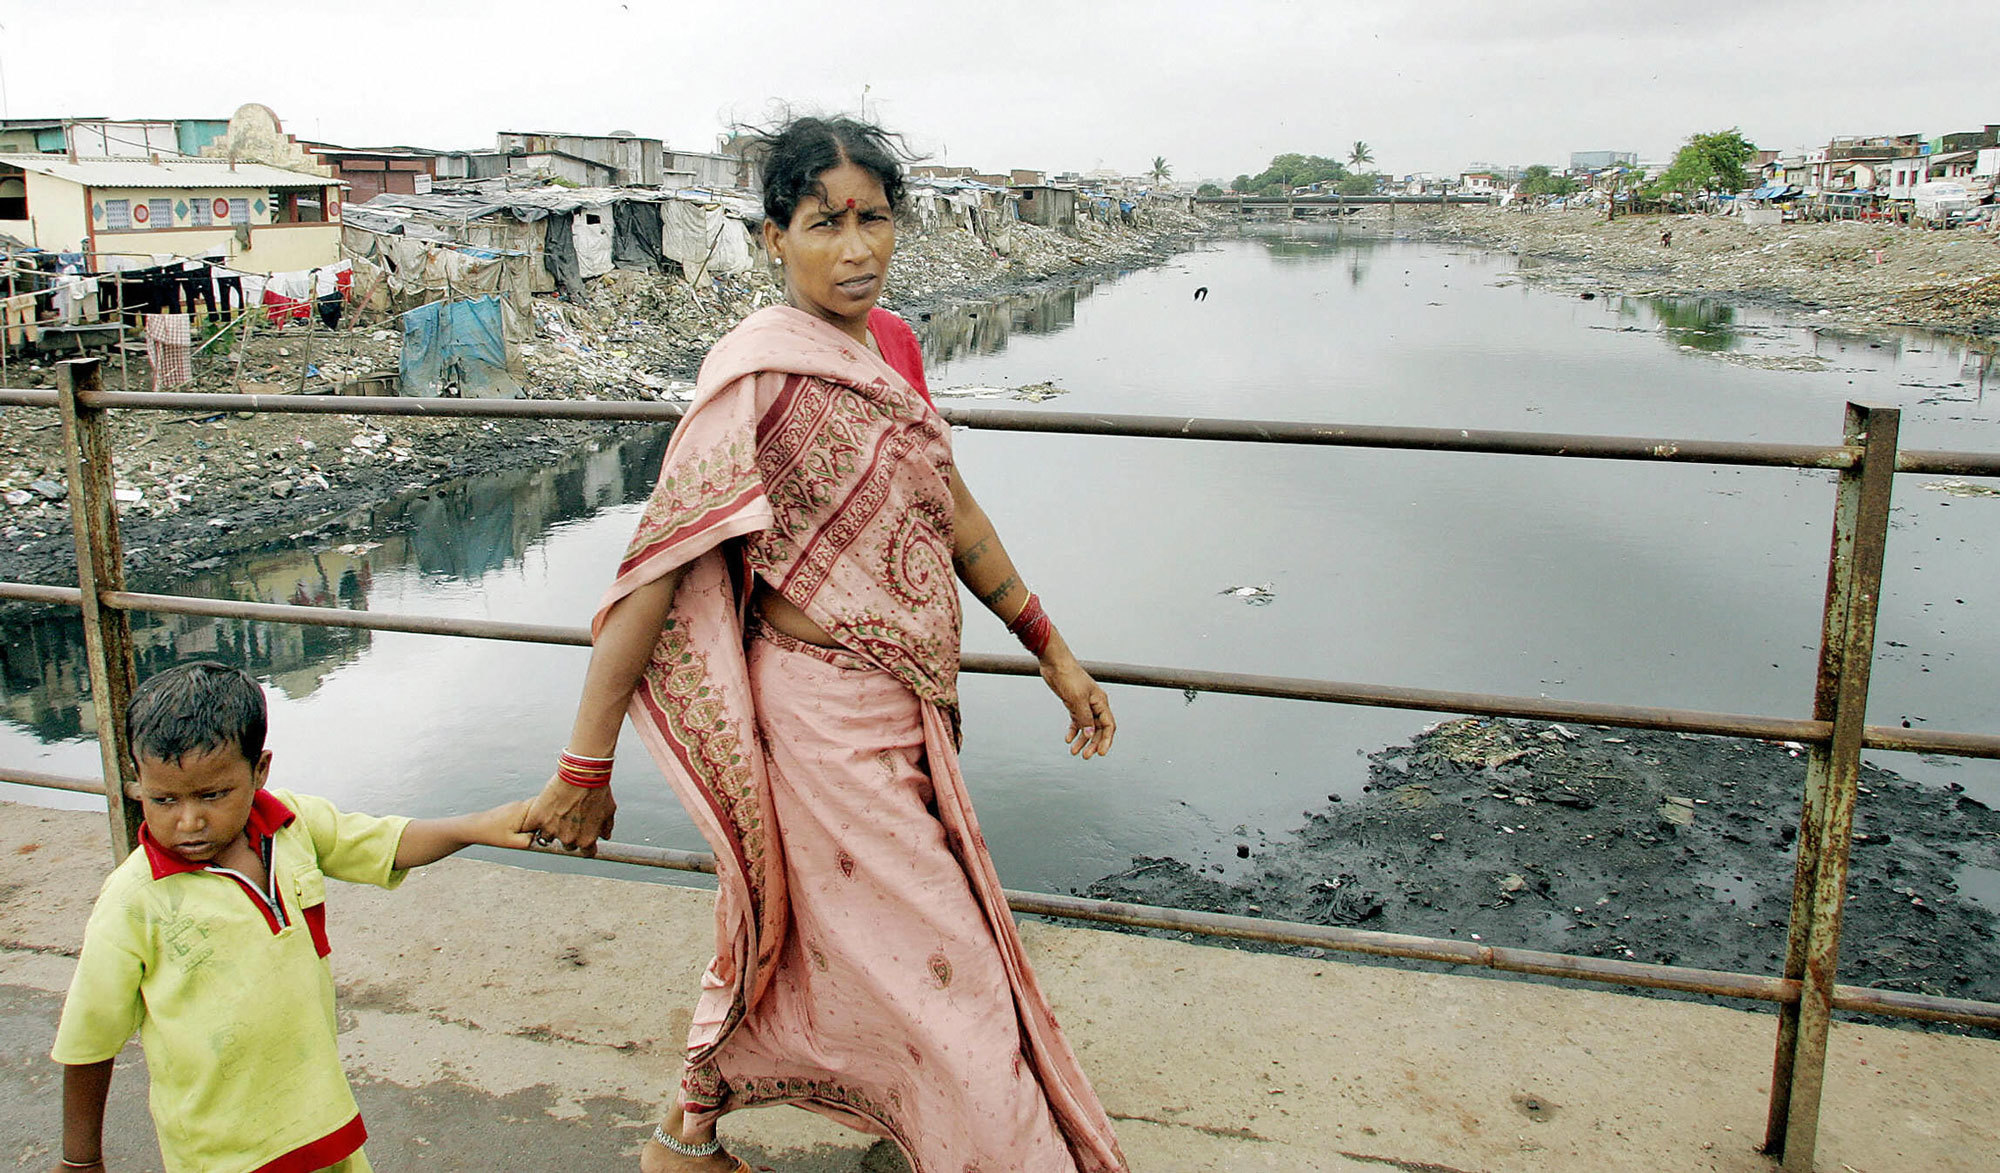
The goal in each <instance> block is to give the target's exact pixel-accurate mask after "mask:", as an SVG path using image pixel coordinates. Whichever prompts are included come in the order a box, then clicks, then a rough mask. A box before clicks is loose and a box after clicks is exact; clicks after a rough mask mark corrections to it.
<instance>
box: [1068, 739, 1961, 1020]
mask: <svg viewBox="0 0 2000 1173" xmlns="http://www.w3.org/2000/svg"><path fill="white" fill-rule="evenodd" d="M1805 763H1806V757H1805V754H1804V752H1803V751H1801V750H1800V749H1799V747H1797V746H1795V745H1789V744H1774V743H1768V742H1752V741H1739V740H1735V739H1730V738H1713V737H1692V736H1688V735H1685V734H1668V733H1655V732H1644V731H1633V730H1617V729H1606V728H1596V727H1589V726H1575V727H1567V726H1559V725H1545V724H1533V723H1528V722H1513V721H1480V720H1473V719H1464V720H1458V721H1452V722H1447V723H1445V724H1443V725H1440V726H1436V727H1434V728H1433V729H1431V730H1430V731H1427V732H1425V733H1424V734H1422V735H1420V736H1418V737H1416V738H1414V739H1413V740H1412V741H1410V742H1409V743H1408V744H1404V745H1396V746H1391V747H1389V748H1387V749H1384V750H1382V751H1380V752H1378V753H1376V754H1374V755H1372V756H1371V758H1370V763H1369V778H1370V781H1369V784H1368V786H1367V788H1366V789H1365V790H1364V792H1363V794H1362V795H1361V797H1360V799H1359V800H1358V801H1349V802H1339V801H1330V802H1329V803H1327V804H1326V805H1323V806H1321V807H1318V808H1317V809H1313V810H1308V811H1305V812H1303V818H1304V822H1303V824H1302V825H1300V826H1299V827H1297V828H1296V829H1294V830H1293V831H1291V832H1290V833H1289V834H1287V835H1284V836H1272V837H1268V838H1266V837H1264V836H1260V835H1257V834H1254V833H1252V832H1250V830H1249V829H1248V828H1239V830H1241V831H1242V832H1243V834H1241V835H1240V836H1237V837H1234V838H1232V839H1230V840H1225V841H1219V842H1217V843H1216V844H1215V845H1214V848H1213V854H1212V856H1211V857H1210V858H1206V859H1194V860H1181V859H1149V858H1140V859H1135V860H1134V861H1133V866H1132V867H1131V868H1130V869H1128V870H1127V871H1125V872H1122V873H1119V874H1118V875H1114V876H1107V877H1105V878H1103V879H1101V880H1099V881H1097V882H1095V883H1093V884H1091V885H1090V886H1089V887H1088V889H1087V890H1086V894H1087V895H1090V896H1093V897H1098V898H1103V899H1111V900H1126V901H1132V902H1135V903H1141V904H1157V905H1166V906H1169V907H1176V908H1190V909H1202V910H1207V911H1212V912H1223V913H1232V914H1237V915H1246V916H1263V917H1268V918H1272V919H1279V920H1292V921H1303V922H1308V923H1313V924H1331V925H1347V926H1352V927H1358V928H1366V929H1374V930H1380V931H1384V932H1394V933H1410V934H1416V935H1420V936H1431V937H1449V938H1456V939H1460V940H1466V939H1471V940H1483V941H1485V942H1487V943H1489V944H1495V945H1509V946H1517V947H1524V948H1530V949H1545V950H1551V951H1556V952H1563V953H1578V954H1583V955H1587V956H1592V957H1605V958H1614V959H1619V960H1628V961H1641V962H1654V963H1658V964H1662V965H1683V966H1693V967H1696V968H1703V969H1724V970H1737V971H1742V972H1748V973H1765V974H1768V973H1776V972H1778V971H1779V970H1780V969H1781V968H1782V965H1783V958H1784V949H1785V935H1786V918H1787V910H1788V906H1789V902H1790V898H1791V888H1792V868H1793V863H1794V851H1793V845H1794V840H1795V838H1796V835H1797V823H1798V812H1799V795H1800V793H1801V790H1802V787H1803V783H1804V778H1805ZM1861 786H1862V793H1861V800H1860V805H1859V810H1858V813H1857V816H1856V820H1855V837H1854V842H1853V847H1852V854H1851V859H1852V879H1851V883H1850V886H1849V891H1850V893H1851V897H1850V901H1849V903H1848V905H1847V910H1846V914H1845V927H1844V932H1843V948H1842V951H1841V957H1840V973H1841V978H1840V980H1841V981H1843V982H1847V983H1853V984H1859V985H1870V986H1880V987H1883V988H1887V989H1894V990H1906V991H1912V992H1917V993H1924V994H1932V995H1941V996H1949V997H1961V998H1976V999H1981V1000H1985V1001H2000V946H1996V929H2000V917H1996V915H1995V911H1996V908H1995V902H1996V900H2000V893H1996V892H1994V891H1992V889H1993V887H1994V882H1995V881H1996V880H2000V813H1996V812H1995V811H1993V810H1990V809H1988V808H1987V807H1985V806H1983V805H1981V804H1980V803H1978V802H1976V801H1974V800H1973V799H1971V798H1970V797H1968V796H1967V795H1966V794H1964V793H1963V792H1962V791H1960V790H1959V789H1957V788H1955V787H1952V786H1949V785H1947V786H1943V787H1936V786H1926V785H1921V784H1919V783H1916V782H1913V781H1910V780H1908V779H1905V778H1902V777H1900V776H1898V775H1896V774H1894V773H1891V772H1889V771H1886V770H1881V769H1877V768H1875V767H1872V766H1864V768H1863V771H1862V780H1861ZM1329 797H1331V796H1329ZM1239 855H1242V856H1245V857H1246V858H1247V861H1248V862H1247V863H1242V864H1239V863H1237V860H1236V857H1237V856H1239ZM1225 860H1226V861H1228V862H1227V864H1225V863H1224V862H1221V861H1225ZM1982 899H1983V900H1984V901H1985V903H1982Z"/></svg>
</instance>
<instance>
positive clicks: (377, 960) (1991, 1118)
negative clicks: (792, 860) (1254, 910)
mask: <svg viewBox="0 0 2000 1173" xmlns="http://www.w3.org/2000/svg"><path fill="white" fill-rule="evenodd" d="M513 858H518V857H513ZM109 862H110V850H109V845H108V843H107V842H106V836H105V819H104V815H103V813H102V812H101V811H98V812H90V813H86V812H81V811H53V810H42V809H36V808H33V807H24V806H17V805H14V804H11V803H0V1140H4V1142H5V1144H4V1146H0V1169H5V1170H10V1171H11V1170H21V1171H23V1173H30V1171H32V1173H46V1171H47V1170H49V1169H51V1168H53V1167H54V1165H55V1163H56V1161H55V1156H56V1151H55V1144H56V1141H57V1139H58V1137H59V1121H60V1113H61V1079H60V1076H59V1074H58V1072H57V1070H56V1067H55V1065H54V1064H53V1063H51V1062H49V1060H48V1057H47V1056H48V1048H49V1043H50V1040H51V1039H52V1037H53V1035H54V1031H55V1016H56V1013H57V1007H58V1006H59V1004H60V1001H61V998H62V994H63V991H64V990H65V989H67V988H68V986H69V984H70V980H71V977H72V975H73V973H74V970H75V960H74V959H75V957H76V955H77V947H78V944H79V942H80V936H81V933H82V930H83V926H84V922H85V920H86V918H87V917H88V915H89V910H90V905H91V901H92V899H93V898H94V897H95V895H96V893H97V889H98V886H99V884H100V883H101V881H102V878H103V874H104V869H105V868H106V867H107V866H108V864H109ZM587 866H591V867H593V868H596V869H597V870H602V871H608V870H609V865H587ZM616 874H617V875H619V876H620V877H621V878H616V879H614V878H609V877H608V876H602V877H601V876H592V875H574V874H561V873H555V872H544V871H532V870H528V869H526V868H519V867H508V866H502V865H499V864H495V863H489V862H486V861H484V860H476V859H452V860H445V861H443V862H441V863H438V864H434V865H432V866H430V867H426V868H420V869H418V870H417V871H416V872H414V873H413V874H412V875H411V876H410V877H409V880H408V881H407V882H406V883H404V884H403V886H402V887H401V888H399V889H397V890H396V891H394V892H388V891H383V890H381V889H378V888H372V887H368V886H366V885H348V884H336V885H334V886H332V887H331V888H330V889H329V892H328V905H329V907H330V908H331V911H330V913H329V914H328V917H327V921H328V929H329V932H330V934H331V938H332V945H333V951H332V953H331V954H330V956H329V958H328V962H329V964H330V965H331V966H332V967H333V974H334V980H335V983H336V987H337V990H338V999H339V1016H340V1018H339V1029H340V1041H341V1052H342V1057H343V1060H344V1062H345V1064H346V1066H347V1070H348V1072H349V1073H350V1075H351V1076H352V1078H353V1079H354V1082H355V1084H356V1090H357V1093H358V1096H359V1098H360V1101H361V1105H362V1110H363V1111H364V1112H365V1113H366V1115H367V1120H368V1129H369V1139H368V1153H369V1156H370V1158H371V1159H372V1160H373V1161H374V1163H375V1166H376V1168H379V1169H383V1170H391V1171H397V1170H424V1171H425V1173H458V1171H461V1170H463V1171H467V1173H470V1171H473V1170H477V1171H478V1173H515V1171H519V1173H549V1171H550V1170H562V1171H563V1173H597V1171H600V1170H602V1171H605V1173H630V1171H631V1170H633V1169H634V1168H636V1166H637V1161H636V1159H635V1158H636V1154H637V1151H638V1147H639V1142H640V1140H641V1139H642V1138H643V1137H644V1136H645V1135H646V1133H647V1131H648V1130H649V1128H650V1126H651V1123H652V1121H653V1119H654V1118H655V1115H656V1113H657V1111H658V1106H659V1105H660V1104H661V1103H662V1102H663V1101H664V1100H665V1099H666V1098H667V1096H668V1094H669V1089H670V1088H671V1087H672V1086H673V1083H674V1080H675V1079H676V1078H677V1077H678V1074H679V1068H680V1061H681V1058H682V1054H683V1052H682V1044H683V1040H685V1038H686V1037H687V1029H688V1021H689V1019H688V1011H689V1009H690V1008H691V1007H692V1005H693V1003H694V997H695V993H696V991H697V990H698V989H699V987H700V975H701V972H702V970H703V968H704V967H705V966H706V965H707V964H708V961H709V953H710V950H711V949H712V947H713V945H714V941H715V933H714V897H713V895H712V894H711V893H708V892H703V891H696V890H693V889H688V888H678V887H673V886H670V885H666V884H657V883H635V882H633V878H632V872H631V871H630V869H621V870H619V871H618V872H617V873H616ZM1022 938H1023V941H1024V943H1025V945H1026V948H1027V953H1028V957H1029V959H1030V960H1031V962H1032V964H1033V966H1034V969H1035V972H1036V975H1037V977H1038V979H1039V981H1040V984H1041V987H1042V989H1043V990H1044V991H1046V992H1047V994H1048V997H1049V999H1050V1001H1051V1002H1052V1003H1053V1006H1054V1009H1055V1012H1056V1015H1057V1017H1058V1019H1059V1020H1060V1021H1061V1023H1062V1025H1063V1028H1064V1030H1065V1032H1066V1034H1067V1035H1068V1038H1069V1040H1070V1042H1071V1043H1072V1045H1073V1046H1074V1047H1075V1049H1076V1052H1077V1056H1078V1058H1079V1060H1080V1061H1081V1063H1082V1065H1083V1068H1084V1070H1085V1072H1086V1073H1087V1074H1088V1076H1089V1079H1090V1081H1091V1084H1092V1086H1093V1087H1094V1088H1095V1090H1096V1092H1097V1095H1098V1096H1099V1098H1100V1099H1101V1100H1102V1102H1103V1104H1104V1107H1105V1110H1106V1112H1107V1113H1109V1115H1110V1116H1111V1119H1112V1121H1113V1124H1114V1127H1115V1128H1116V1130H1117V1133H1118V1140H1119V1143H1120V1145H1121V1146H1122V1147H1123V1149H1124V1151H1125V1154H1126V1156H1127V1157H1128V1158H1129V1160H1130V1162H1131V1167H1132V1169H1133V1170H1135V1173H1211V1171H1213V1173H1243V1171H1245V1170H1260V1171H1264V1173H1383V1171H1385V1170H1402V1171H1404V1173H1661V1171H1663V1170H1665V1171H1672V1173H1771V1170H1772V1169H1773V1163H1772V1162H1771V1160H1770V1158H1768V1157H1765V1156H1763V1155H1761V1154H1759V1152H1758V1151H1757V1146H1758V1144H1759V1142H1761V1141H1762V1140H1763V1135H1764V1116H1765V1103H1766V1090H1767V1088H1768V1087H1769V1080H1770V1075H1771V1055H1772V1041H1773V1038H1774V1033H1775V1032H1774V1029H1773V1021H1772V1018H1771V1016H1770V1015H1769V1014H1766V1013H1761V1012H1759V1011H1757V1010H1755V1009H1752V1008H1725V1007H1721V1006H1698V1005H1691V1004H1688V1003H1685V1002H1665V1001H1660V1000H1657V999H1643V998H1633V997H1627V996H1624V995H1621V994H1618V993H1613V992H1610V991H1607V990H1603V989H1594V988H1593V989H1575V988H1563V987H1560V986H1552V985H1529V984H1525V983H1522V982H1511V981H1492V980H1488V979H1486V978H1483V977H1480V976H1477V975H1475V974H1471V973H1464V972H1460V973H1448V974H1440V973H1418V972H1412V971H1411V970H1410V969H1408V968H1392V967H1388V966H1376V965H1351V964H1347V963H1345V962H1343V961H1340V960H1335V959H1328V958H1297V957H1280V956H1273V955H1270V954H1254V953H1244V952H1240V951H1237V950H1232V949H1216V948H1209V947H1205V946H1202V945H1196V944H1189V943H1183V942H1180V941H1162V940H1152V939H1148V938H1144V937H1136V936H1130V935H1125V934H1118V933H1107V932H1100V931H1095V930H1090V929H1081V928H1075V927H1067V926H1057V925H1051V924H1043V923H1032V922H1031V923H1028V924H1024V925H1023V926H1022ZM139 1052H140V1048H137V1047H129V1048H127V1050H126V1053H125V1055H124V1056H123V1057H122V1058H121V1060H120V1063H119V1074H118V1076H117V1078H116V1079H114V1080H113V1081H112V1104H111V1110H110V1121H109V1127H108V1128H107V1130H106V1134H105V1136H106V1144H107V1146H108V1148H109V1151H110V1153H111V1155H112V1158H113V1160H115V1161H116V1164H114V1165H113V1166H111V1167H112V1168H114V1169H118V1170H123V1171H126V1173H157V1171H158V1169H159V1166H158V1165H157V1163H156V1160H157V1156H156V1152H157V1150H156V1149H155V1148H154V1146H153V1144H152V1143H151V1137H150V1136H149V1135H148V1131H147V1121H146V1110H145V1106H144V1104H143V1097H142V1095H141V1094H140V1093H141V1091H142V1085H143V1084H144V1082H145V1081H144V1078H143V1070H142V1067H141V1065H140V1063H139V1062H138V1060H139V1059H140V1058H141V1055H140V1053H139ZM1996 1084H2000V1043H1996V1042H1994V1041H1992V1040H1988V1039H1969V1038H1956V1037H1950V1036H1946V1035H1938V1034H1917V1033H1914V1032H1910V1031H1892V1030H1885V1029H1883V1028H1881V1027H1876V1026H1869V1025H1864V1024H1849V1023H1836V1024H1835V1025H1834V1029H1833V1032H1832V1037H1831V1040H1830V1045H1829V1062H1828V1067H1827V1080H1826V1092H1825V1100H1824V1108H1823V1111H1822V1114H1821V1130H1820V1143H1819V1148H1818V1153H1819V1159H1818V1161H1817V1167H1818V1168H1819V1169H1821V1170H1823V1171H1825V1173H1838V1171H1846V1170H1852V1171H1854V1173H1910V1171H1912V1170H1923V1171H1924V1173H1991V1170H1992V1167H1993V1163H1992V1160H1991V1157H1992V1154H1993V1153H1995V1152H1997V1151H2000V1114H1996V1113H1995V1112H1994V1110H1993V1109H1994V1091H1993V1089H1994V1087H1995V1086H1996ZM723 1131H724V1139H725V1142H726V1143H727V1144H728V1145H729V1146H730V1147H731V1149H732V1150H733V1151H736V1152H739V1153H741V1154H742V1155H743V1156H744V1157H745V1158H747V1159H748V1160H749V1161H750V1162H751V1164H752V1166H753V1167H754V1168H758V1169H760V1170H772V1169H775V1170H781V1171H783V1173H891V1171H894V1170H903V1169H905V1168H906V1166H905V1165H904V1164H903V1162H901V1161H900V1160H898V1159H897V1158H896V1157H895V1154H894V1152H893V1149H892V1146H889V1145H884V1144H879V1143H871V1142H872V1138H871V1137H867V1136H863V1135H860V1134H858V1133H851V1132H847V1131H846V1130H844V1129H841V1128H839V1127H838V1126H836V1125H834V1124H832V1123H831V1122H828V1121H826V1120H824V1119H822V1118H820V1117H818V1116H815V1115H812V1114H810V1113H807V1112H803V1111H800V1110H797V1109H794V1108H760V1109H756V1110H753V1111H746V1112H740V1113H731V1114H730V1115H729V1116H728V1118H727V1119H726V1120H725V1121H724V1123H723ZM1982 1154H1983V1155H1982ZM958 1168H959V1166H957V1165H953V1166H951V1169H952V1171H953V1173H956V1171H957V1170H958Z"/></svg>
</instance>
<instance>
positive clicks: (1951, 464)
mask: <svg viewBox="0 0 2000 1173" xmlns="http://www.w3.org/2000/svg"><path fill="white" fill-rule="evenodd" d="M80 401H81V402H82V403H83V404H84V405H86V406H88V407H91V408H136V409H140V410H148V411H213V412H232V411H254V412H270V413H277V414H294V415H368V416H394V417H405V418H423V419H555V420H598V421H621V422H632V423H671V422H673V421H674V420H677V419H679V418H681V416H682V415H684V414H686V412H687V405H685V404H681V403H657V402H650V401H646V402H637V401H635V402H614V401H608V400H584V401H576V400H545V399H404V398H399V397H394V396H381V395H374V396H333V395H231V394H223V393H213V392H154V391H93V392H89V393H87V394H85V395H83V396H81V397H80ZM0 406H15V407H48V408H53V407H55V406H57V400H56V393H55V392H54V391H34V390H29V391H0ZM939 412H940V414H942V415H943V416H944V418H945V419H946V421H947V422H949V423H952V424H956V425H963V426H966V427H971V428H978V429H981V430H986V431H1002V432H1038V433H1043V434H1048V435H1075V436H1125V437H1134V438H1144V439H1163V440H1219V441H1229V442H1235V443H1256V444H1309V445H1323V446H1332V447H1343V448H1385V449H1399V450H1404V451H1420V452H1478V453H1487V454H1493V455H1513V456H1564V457H1575V458H1584V459H1594V460H1642V461H1659V462H1668V463H1680V464H1722V465H1743V466H1751V467H1764V468H1814V469H1828V470H1838V469H1843V468H1851V467H1853V465H1854V462H1855V461H1856V460H1857V459H1858V458H1859V455H1860V449H1859V448H1857V447H1853V446H1850V445H1841V444H1832V445H1825V444H1779V443H1746V442H1739V441H1728V440H1689V439H1672V438H1654V437H1642V436H1593V435H1571V434H1565V433H1560V432H1514V431H1496V430H1486V429H1473V428H1416V427H1395V426H1388V425H1376V424H1320V423H1307V422H1301V421H1297V420H1236V419H1209V418H1202V417H1198V416H1157V415H1113V414H1099V413H1082V412H1049V411H1028V410H1020V409H1011V408H995V407H957V406H951V405H947V406H945V407H943V408H940V409H939ZM1896 471H1897V472H1913V473H1932V474H1939V475H1948V476H2000V453H1994V452H1952V451H1942V450H1939V451H1931V450H1925V449H1906V450H1904V451H1902V452H1899V453H1898V454H1897V458H1896Z"/></svg>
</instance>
